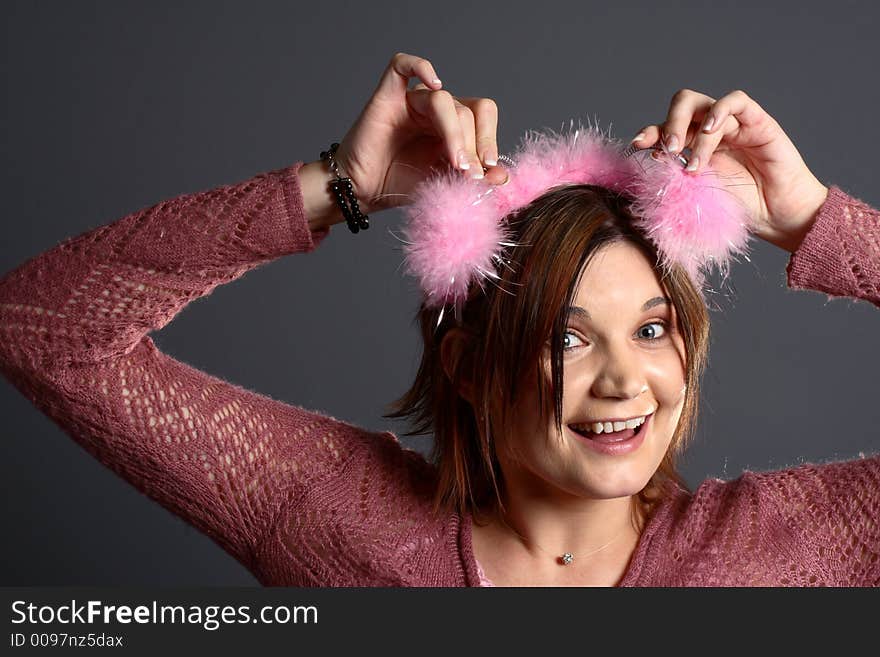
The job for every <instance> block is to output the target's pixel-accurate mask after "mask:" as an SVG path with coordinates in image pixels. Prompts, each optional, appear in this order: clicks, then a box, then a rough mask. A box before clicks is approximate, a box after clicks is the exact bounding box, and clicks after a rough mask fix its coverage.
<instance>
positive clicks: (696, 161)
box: [687, 155, 700, 171]
mask: <svg viewBox="0 0 880 657" xmlns="http://www.w3.org/2000/svg"><path fill="white" fill-rule="evenodd" d="M699 166H700V158H699V157H697V156H696V155H694V156H693V157H692V158H691V159H690V161H689V162H688V165H687V170H688V171H696V170H697V169H698V168H699Z"/></svg>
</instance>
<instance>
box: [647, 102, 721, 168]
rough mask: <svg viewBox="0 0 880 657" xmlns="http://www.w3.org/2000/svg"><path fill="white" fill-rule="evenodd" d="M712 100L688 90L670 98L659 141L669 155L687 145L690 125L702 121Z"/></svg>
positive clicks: (678, 151)
mask: <svg viewBox="0 0 880 657" xmlns="http://www.w3.org/2000/svg"><path fill="white" fill-rule="evenodd" d="M714 102H715V99H714V98H711V97H710V96H707V95H706V94H701V93H698V92H696V91H691V90H690V89H680V90H679V91H677V92H675V94H674V95H673V96H672V101H671V102H670V104H669V111H668V113H667V115H666V121H665V122H664V123H663V125H662V126H661V128H660V129H661V133H662V135H661V139H662V141H663V143H664V144H665V145H666V148H667V149H668V150H669V152H670V153H680V152H681V151H682V149H683V148H685V146H686V145H687V133H688V129H689V128H690V126H691V124H692V123H695V122H696V123H699V122H700V121H702V120H703V117H704V116H705V114H706V112H707V111H708V109H709V107H711V106H712V104H713V103H714Z"/></svg>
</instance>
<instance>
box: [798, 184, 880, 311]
mask: <svg viewBox="0 0 880 657" xmlns="http://www.w3.org/2000/svg"><path fill="white" fill-rule="evenodd" d="M786 273H787V276H788V285H789V287H791V288H792V289H806V290H816V291H819V292H825V293H826V294H830V295H833V296H847V297H853V298H855V299H863V300H865V301H868V302H870V303H873V304H874V305H875V306H878V307H880V211H878V210H875V209H874V208H872V207H871V206H870V205H868V204H867V203H865V202H864V201H860V200H859V199H856V198H853V197H852V196H849V195H848V194H847V193H846V192H844V191H843V190H841V189H840V188H839V187H831V189H830V190H829V192H828V198H827V200H826V201H825V203H824V204H823V205H822V207H821V209H820V210H819V212H818V213H817V214H816V219H815V222H814V223H813V225H812V226H811V228H810V230H809V232H808V233H807V235H806V236H805V237H804V239H803V241H802V242H801V244H800V245H799V247H798V248H797V250H796V251H795V252H794V253H793V254H792V255H791V258H790V259H789V262H788V267H787V268H786Z"/></svg>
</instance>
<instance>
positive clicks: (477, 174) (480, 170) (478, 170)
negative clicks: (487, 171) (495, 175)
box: [471, 165, 484, 180]
mask: <svg viewBox="0 0 880 657" xmlns="http://www.w3.org/2000/svg"><path fill="white" fill-rule="evenodd" d="M483 177H484V174H483V166H482V165H480V166H478V167H477V168H476V169H474V172H473V173H472V174H471V178H473V179H475V180H479V179H480V178H483Z"/></svg>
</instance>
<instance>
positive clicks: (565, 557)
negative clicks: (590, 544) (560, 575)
mask: <svg viewBox="0 0 880 657" xmlns="http://www.w3.org/2000/svg"><path fill="white" fill-rule="evenodd" d="M572 560H574V555H572V553H571V552H566V553H565V554H563V555H562V563H563V565H566V566H567V565H568V564H570V563H571V562H572Z"/></svg>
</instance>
